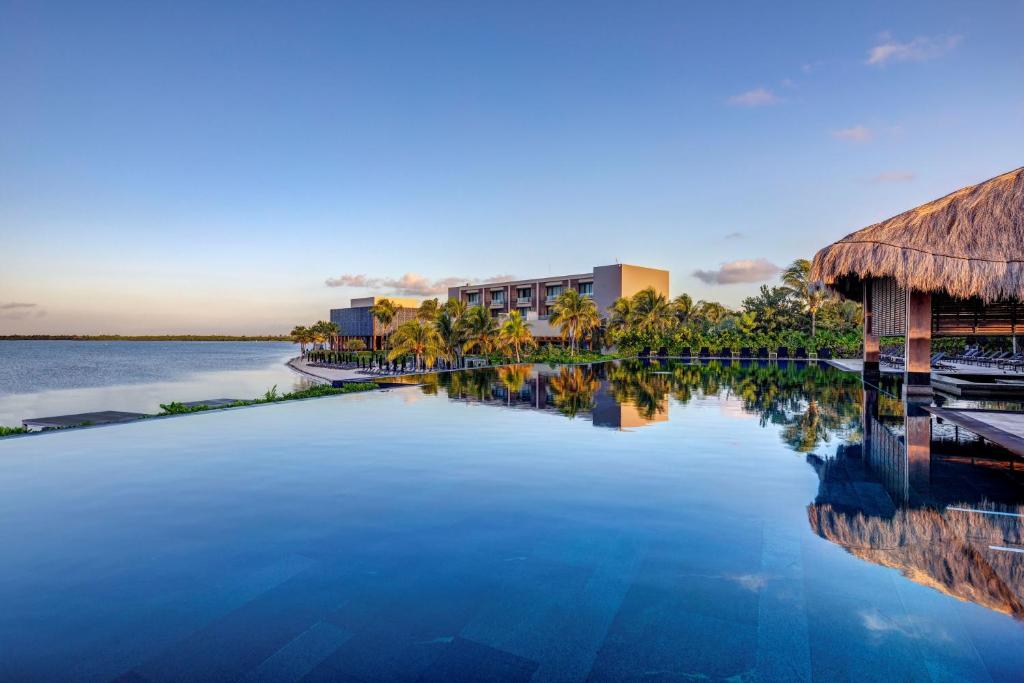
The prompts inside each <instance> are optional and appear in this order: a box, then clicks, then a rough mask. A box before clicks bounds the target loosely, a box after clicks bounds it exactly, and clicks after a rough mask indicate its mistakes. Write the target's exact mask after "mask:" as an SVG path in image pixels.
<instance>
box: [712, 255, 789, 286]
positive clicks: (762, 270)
mask: <svg viewBox="0 0 1024 683" xmlns="http://www.w3.org/2000/svg"><path fill="white" fill-rule="evenodd" d="M781 270H782V269H781V268H779V267H778V266H777V265H775V264H774V263H772V262H771V261H769V260H768V259H765V258H758V259H740V260H738V261H729V262H728V263H723V264H722V265H721V266H719V268H718V269H717V270H695V271H693V276H694V277H695V278H697V279H698V280H700V281H701V282H704V283H706V284H709V285H732V284H737V283H740V282H764V281H765V280H767V279H769V278H771V277H774V276H775V275H778V274H779V272H780V271H781Z"/></svg>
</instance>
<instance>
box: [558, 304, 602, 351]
mask: <svg viewBox="0 0 1024 683" xmlns="http://www.w3.org/2000/svg"><path fill="white" fill-rule="evenodd" d="M548 320H549V322H550V323H551V324H552V325H554V326H556V327H558V328H559V329H560V331H561V332H562V339H568V340H569V353H571V354H575V353H576V348H577V345H578V343H579V341H580V340H581V339H583V338H584V337H585V336H586V335H587V334H588V333H589V332H591V331H592V330H594V329H596V328H598V327H600V326H601V316H600V314H599V313H598V311H597V304H595V303H594V300H593V299H591V298H590V297H589V296H583V295H582V294H580V293H579V292H577V291H576V290H575V289H567V290H565V291H564V292H562V293H561V294H559V295H558V298H557V299H555V303H554V304H553V305H552V306H551V315H550V316H549V318H548Z"/></svg>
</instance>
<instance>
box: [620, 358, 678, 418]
mask: <svg viewBox="0 0 1024 683" xmlns="http://www.w3.org/2000/svg"><path fill="white" fill-rule="evenodd" d="M608 380H609V382H610V384H611V390H612V396H613V397H614V398H615V401H616V402H617V403H619V404H627V405H632V406H635V407H636V409H637V412H638V413H639V414H640V415H641V417H643V418H644V419H646V420H651V419H654V417H655V416H656V415H660V414H661V413H664V412H665V411H666V406H665V396H666V395H667V394H668V393H669V391H670V390H671V388H672V387H671V385H672V379H671V377H670V376H668V375H654V374H651V372H650V371H648V370H647V369H646V368H644V367H643V366H642V365H638V364H631V365H619V366H618V367H616V368H613V369H612V370H611V372H609V373H608Z"/></svg>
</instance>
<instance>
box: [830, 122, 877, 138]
mask: <svg viewBox="0 0 1024 683" xmlns="http://www.w3.org/2000/svg"><path fill="white" fill-rule="evenodd" d="M874 136H875V134H874V132H873V131H872V130H871V129H870V128H868V127H867V126H864V125H860V124H857V125H856V126H850V127H849V128H840V129H839V130H834V131H832V137H834V138H836V139H837V140H846V141H847V142H869V141H870V140H871V138H873V137H874Z"/></svg>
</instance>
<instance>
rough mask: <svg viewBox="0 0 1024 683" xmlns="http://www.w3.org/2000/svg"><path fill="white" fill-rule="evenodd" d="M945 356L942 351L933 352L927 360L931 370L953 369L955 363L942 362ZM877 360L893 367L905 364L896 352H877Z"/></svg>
mask: <svg viewBox="0 0 1024 683" xmlns="http://www.w3.org/2000/svg"><path fill="white" fill-rule="evenodd" d="M945 357H946V354H944V353H941V352H940V353H933V354H932V356H931V359H930V361H929V362H930V364H931V367H932V370H955V369H956V366H955V365H950V364H949V363H946V362H943V359H944V358H945ZM878 360H879V361H880V362H881V363H882V365H888V366H891V367H894V368H902V367H904V366H905V365H906V361H905V360H904V359H903V356H901V355H900V354H898V353H882V354H879V357H878Z"/></svg>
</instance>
